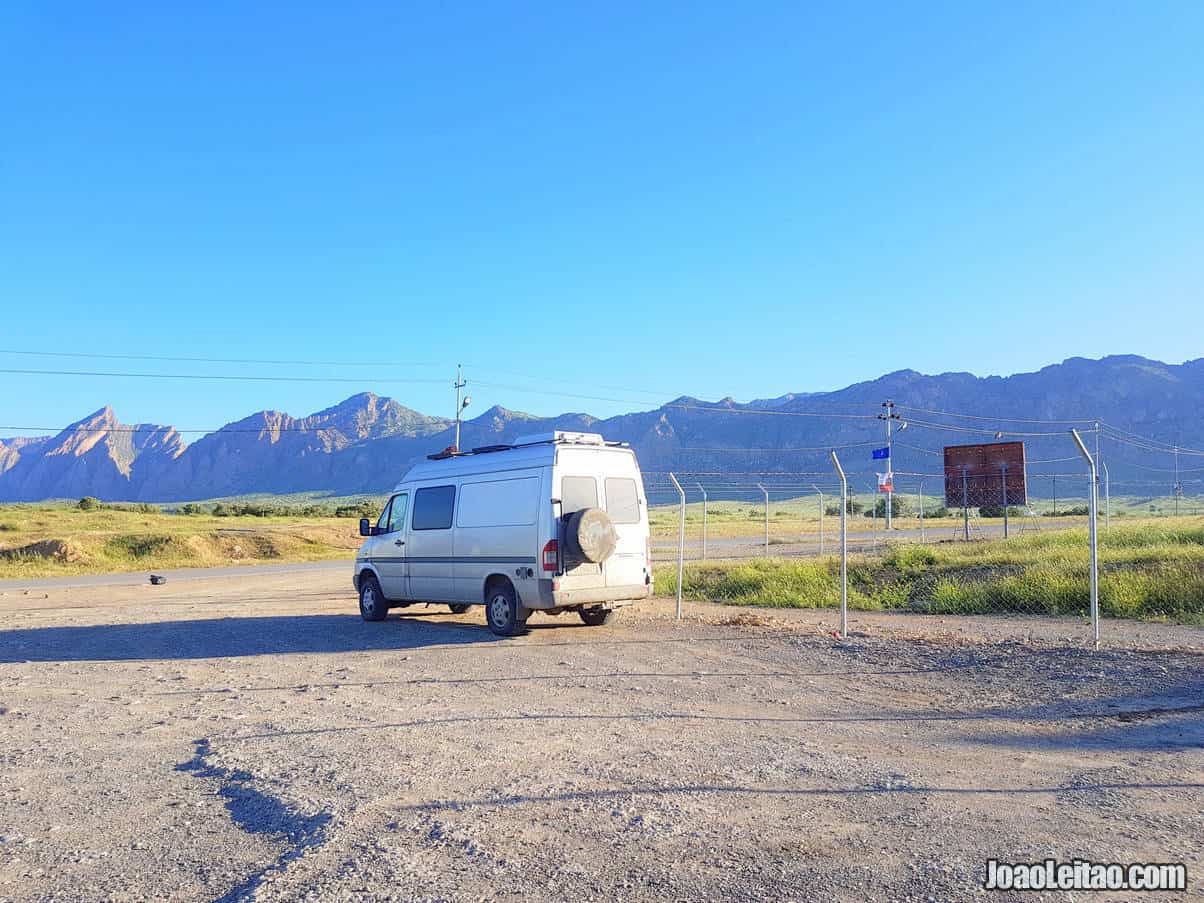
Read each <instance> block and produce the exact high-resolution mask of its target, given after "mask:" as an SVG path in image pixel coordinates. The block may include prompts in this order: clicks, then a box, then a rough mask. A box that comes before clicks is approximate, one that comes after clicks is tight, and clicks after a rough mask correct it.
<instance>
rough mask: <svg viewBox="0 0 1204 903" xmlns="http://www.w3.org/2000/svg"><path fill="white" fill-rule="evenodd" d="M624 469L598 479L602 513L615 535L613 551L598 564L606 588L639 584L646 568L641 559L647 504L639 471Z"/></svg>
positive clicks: (645, 538) (645, 539) (645, 529)
mask: <svg viewBox="0 0 1204 903" xmlns="http://www.w3.org/2000/svg"><path fill="white" fill-rule="evenodd" d="M626 470H627V472H626V473H621V474H618V475H615V476H608V477H605V478H604V479H603V480H602V492H603V497H604V499H605V506H606V513H607V514H609V515H610V519H611V521H612V522H613V523H614V525H615V532H616V533H618V535H619V541H618V543H617V544H616V545H615V552H614V554H613V555H612V556H610V558H608V559H607V560H606V562H605V563H604V564H603V565H602V570H603V572H604V573H605V575H606V585H607V586H608V587H610V586H637V585H638V586H643V584H644V575H645V568H646V567H647V563H646V562H645V560H644V559H645V556H646V555H647V551H648V546H647V537H648V512H647V506H646V505H645V504H644V493H643V488H642V486H641V485H640V483H641V481H640V477H639V472H638V471H637V470H635V469H634V468H626Z"/></svg>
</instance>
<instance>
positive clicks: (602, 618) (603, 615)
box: [577, 608, 615, 627]
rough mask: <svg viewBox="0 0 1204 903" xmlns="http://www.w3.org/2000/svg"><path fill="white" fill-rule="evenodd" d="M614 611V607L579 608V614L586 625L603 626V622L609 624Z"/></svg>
mask: <svg viewBox="0 0 1204 903" xmlns="http://www.w3.org/2000/svg"><path fill="white" fill-rule="evenodd" d="M614 613H615V612H614V609H613V608H578V609H577V614H578V615H580V616H581V623H582V624H584V625H585V626H586V627H601V626H602V625H603V624H609V623H610V620H611V618H613V617H614Z"/></svg>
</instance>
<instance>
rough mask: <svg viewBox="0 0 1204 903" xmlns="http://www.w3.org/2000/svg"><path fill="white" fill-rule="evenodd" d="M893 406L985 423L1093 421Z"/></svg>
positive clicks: (901, 405) (1088, 421) (904, 405)
mask: <svg viewBox="0 0 1204 903" xmlns="http://www.w3.org/2000/svg"><path fill="white" fill-rule="evenodd" d="M895 407H897V408H899V409H900V410H902V411H918V412H919V413H921V414H937V415H939V416H942V417H958V418H961V419H963V420H981V421H984V422H986V423H1050V424H1052V423H1094V422H1095V419H1094V418H1090V417H1083V418H1077V419H1076V418H1069V419H1065V420H1058V419H1044V420H1031V419H1024V418H1022V417H989V416H986V415H984V414H961V413H958V412H957V411H936V410H932V409H931V408H917V407H914V406H912V405H909V404H896V405H895Z"/></svg>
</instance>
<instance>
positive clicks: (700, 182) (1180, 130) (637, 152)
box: [0, 0, 1204, 428]
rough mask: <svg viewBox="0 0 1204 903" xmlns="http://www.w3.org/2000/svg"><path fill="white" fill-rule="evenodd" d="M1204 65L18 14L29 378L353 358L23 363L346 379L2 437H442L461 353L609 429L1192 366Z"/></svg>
mask: <svg viewBox="0 0 1204 903" xmlns="http://www.w3.org/2000/svg"><path fill="white" fill-rule="evenodd" d="M840 6H844V7H850V6H851V9H838V7H840ZM1202 38H1204V6H1201V5H1200V4H1198V3H1158V4H1136V3H1131V4H1120V3H1115V4H1109V3H1094V4H1081V5H1080V4H1074V3H1065V4H1038V3H1034V4H1026V3H1009V4H994V5H993V6H988V5H987V4H957V3H949V4H927V5H920V4H904V5H898V4H880V5H877V4H870V3H864V4H853V5H849V4H839V5H838V4H828V5H827V6H822V5H820V4H799V3H782V4H772V3H758V4H743V5H739V4H708V3H690V4H684V3H683V4H668V3H664V4H644V3H631V4H624V3H608V4H551V3H548V4H519V3H507V4H504V3H477V4H463V5H460V6H458V7H456V6H453V7H449V8H445V9H443V10H437V9H435V7H434V6H433V5H430V4H425V5H419V4H396V3H360V4H356V3H347V4H337V5H331V4H322V5H317V4H314V5H312V7H309V5H307V4H287V5H286V4H278V5H274V4H271V3H264V4H255V5H254V8H253V9H251V8H248V5H247V4H237V3H206V4H190V5H185V6H181V5H179V4H151V3H135V2H131V3H126V4H118V5H111V6H107V7H101V6H97V5H95V4H79V5H73V4H53V3H32V2H30V3H24V2H21V0H18V2H17V3H15V4H12V3H10V4H6V5H5V7H4V10H3V11H0V99H2V100H3V105H4V110H5V115H4V124H3V126H2V128H3V136H2V138H0V198H2V199H3V200H2V202H0V303H2V304H3V324H4V328H3V331H2V334H0V348H3V349H6V350H53V351H67V352H104V353H110V354H151V355H160V356H168V357H171V356H192V357H214V358H256V359H261V358H270V359H280V358H285V359H300V360H323V361H337V362H349V363H345V364H340V365H335V366H327V365H307V366H296V365H294V366H270V365H250V364H238V365H235V364H227V365H221V364H202V363H188V364H185V363H170V362H136V361H103V360H83V359H69V358H63V359H48V358H34V357H25V356H20V355H13V354H8V353H4V354H0V367H2V368H6V369H14V368H16V369H21V368H25V369H75V370H108V371H121V372H152V371H162V372H175V373H224V374H248V375H272V374H284V375H293V376H306V377H324V376H336V377H339V378H341V379H347V380H351V382H345V383H333V382H330V383H327V382H312V383H310V382H306V383H299V382H298V383H286V382H279V383H277V382H224V383H222V382H203V381H196V382H192V381H163V382H160V381H153V380H145V379H134V378H111V377H92V378H82V377H47V376H35V375H28V374H24V375H23V374H10V373H0V385H2V386H3V387H4V390H3V393H2V396H0V397H2V398H3V402H2V403H0V423H2V424H5V425H31V426H56V427H57V426H61V425H63V424H65V423H67V422H68V421H70V420H73V419H76V418H77V417H79V416H81V415H83V414H84V413H87V412H89V411H91V410H93V409H95V408H97V407H100V406H101V405H103V404H105V403H111V404H113V405H114V406H115V407H116V409H117V412H118V414H119V416H121V418H122V419H123V420H125V421H126V422H133V421H155V422H170V423H174V424H175V425H177V426H181V427H184V428H190V427H191V428H207V427H215V426H219V425H221V424H222V423H225V422H226V421H228V420H231V419H234V418H236V417H240V416H243V415H244V414H247V413H250V412H251V411H254V410H257V409H260V408H265V407H271V408H278V409H283V410H287V411H289V412H291V413H294V414H305V413H309V412H311V411H314V410H317V409H319V408H322V407H324V406H327V405H329V404H333V403H335V402H337V401H338V400H340V399H341V398H343V397H345V396H347V395H349V394H351V393H352V392H353V391H357V390H359V389H368V390H373V391H376V392H378V393H381V394H388V395H392V396H394V397H396V398H398V399H399V400H401V401H402V402H404V403H406V404H408V405H410V406H412V407H415V408H418V409H420V410H423V411H426V412H430V413H438V414H450V409H451V407H452V400H451V390H450V381H451V377H452V375H453V372H454V365H455V363H456V362H457V361H462V362H464V363H465V365H466V375H467V376H468V378H469V379H470V381H471V380H474V379H475V380H481V381H483V382H484V381H490V382H494V383H505V384H506V385H507V386H513V387H523V388H524V389H525V390H524V391H519V390H518V388H499V387H494V386H485V385H474V386H472V388H471V389H470V391H471V392H472V394H473V396H474V398H475V401H474V406H473V407H474V409H475V410H476V411H477V412H479V411H481V410H483V409H484V408H485V407H486V406H488V405H490V404H493V403H500V404H504V405H505V406H507V407H511V408H516V409H522V410H529V411H533V412H536V413H540V414H549V413H554V412H558V411H562V410H589V411H592V412H595V413H599V414H609V413H614V412H617V411H621V410H627V409H631V408H633V407H639V406H641V405H640V404H633V402H643V403H644V405H643V406H647V407H651V406H654V405H655V404H656V403H658V402H660V401H663V400H667V399H668V398H670V397H673V396H675V395H678V394H687V393H688V394H692V395H697V396H701V397H706V398H717V397H721V396H723V395H732V396H735V397H736V398H738V399H742V400H744V399H749V398H753V397H768V396H775V395H779V394H782V393H784V392H787V391H816V390H823V389H833V388H838V387H840V386H843V385H846V384H848V383H851V382H855V381H858V380H861V379H866V378H872V377H874V376H877V375H879V374H881V373H883V372H887V371H890V370H895V369H900V368H905V367H910V368H914V369H918V370H922V371H925V372H941V371H946V370H970V371H972V372H975V373H978V374H983V375H985V374H988V373H1011V372H1017V371H1022V370H1030V369H1036V368H1039V367H1041V366H1043V365H1045V364H1047V363H1051V362H1055V361H1059V360H1062V359H1064V358H1066V357H1069V356H1073V355H1084V356H1090V357H1098V356H1100V355H1103V354H1108V353H1139V354H1145V355H1148V356H1151V357H1156V358H1160V359H1163V360H1167V361H1170V362H1175V363H1177V362H1180V361H1182V360H1184V359H1187V358H1193V357H1198V356H1201V355H1202V354H1204V347H1202V346H1201V343H1200V340H1199V336H1200V335H1201V332H1202V330H1201V327H1202V326H1204V316H1202V315H1201V313H1200V306H1199V300H1198V294H1199V286H1200V285H1201V281H1202V279H1201V277H1202V276H1204V228H1202V226H1204V223H1201V212H1200V211H1201V210H1204V169H1202V167H1201V166H1200V161H1201V160H1202V159H1204V109H1202V107H1204V55H1201V54H1200V52H1199V47H1200V46H1201V39H1202ZM350 362H356V363H350ZM516 374H529V376H528V375H516ZM406 379H412V380H435V381H436V382H435V383H428V382H412V383H406V382H397V380H406ZM440 380H441V381H442V382H438V381H440ZM603 386H606V387H622V390H620V389H615V388H601V387H603ZM637 389H638V390H641V391H638V392H637V391H635V390H637ZM553 391H558V392H563V393H567V394H581V395H598V396H605V397H610V398H617V399H620V400H619V401H611V402H607V401H599V400H587V399H576V398H571V397H561V396H557V395H554V394H550V393H551V392H553Z"/></svg>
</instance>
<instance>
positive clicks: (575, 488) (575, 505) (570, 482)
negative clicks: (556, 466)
mask: <svg viewBox="0 0 1204 903" xmlns="http://www.w3.org/2000/svg"><path fill="white" fill-rule="evenodd" d="M597 507H598V481H597V480H595V479H594V478H593V477H564V478H563V479H562V480H561V481H560V511H561V513H562V514H564V515H565V516H566V517H567V516H568V515H570V514H572V513H573V512H574V511H580V510H581V509H582V508H597Z"/></svg>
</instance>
